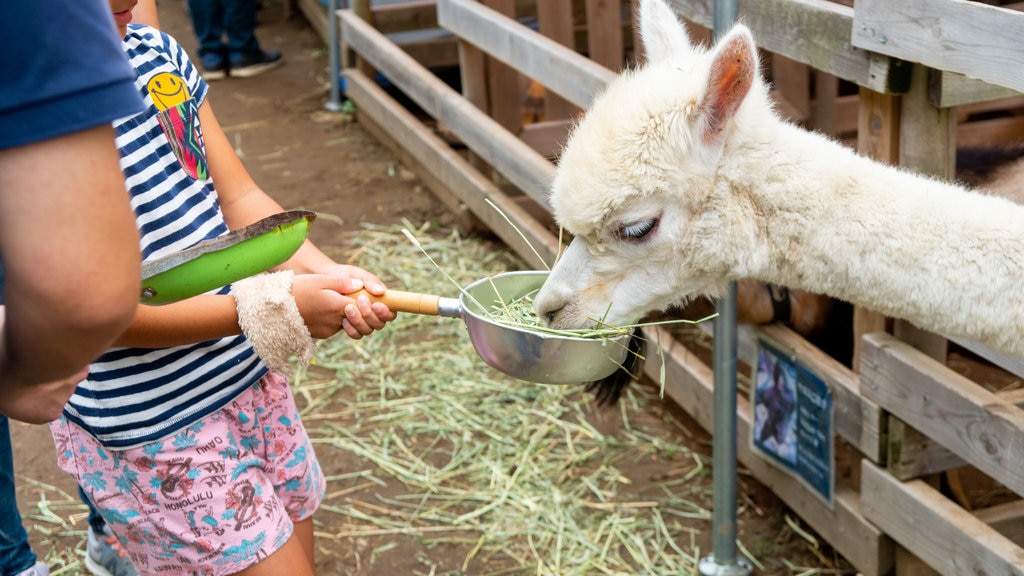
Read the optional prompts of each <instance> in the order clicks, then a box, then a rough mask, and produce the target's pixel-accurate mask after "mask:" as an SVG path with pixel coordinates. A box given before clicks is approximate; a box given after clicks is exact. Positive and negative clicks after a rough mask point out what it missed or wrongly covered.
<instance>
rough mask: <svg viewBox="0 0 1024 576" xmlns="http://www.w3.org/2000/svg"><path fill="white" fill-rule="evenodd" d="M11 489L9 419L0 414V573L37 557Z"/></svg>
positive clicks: (15, 571) (19, 569)
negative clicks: (29, 541)
mask: <svg viewBox="0 0 1024 576" xmlns="http://www.w3.org/2000/svg"><path fill="white" fill-rule="evenodd" d="M14 489H15V486H14V453H13V451H12V450H11V429H10V423H9V422H8V421H7V417H6V416H3V415H2V414H0V574H18V573H19V572H22V571H24V570H28V569H29V568H31V567H32V566H33V565H34V564H35V563H36V560H37V558H36V555H35V553H34V552H32V547H31V546H29V544H28V533H27V532H25V526H24V525H22V523H21V512H19V511H18V500H17V497H16V495H15V490H14Z"/></svg>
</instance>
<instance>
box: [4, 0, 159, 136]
mask: <svg viewBox="0 0 1024 576" xmlns="http://www.w3.org/2000/svg"><path fill="white" fill-rule="evenodd" d="M118 36H119V35H118V31H117V27H116V26H115V24H114V18H113V16H112V14H111V12H110V6H109V4H108V3H107V2H106V0H6V1H5V2H4V17H3V18H0V54H3V58H0V78H3V82H2V83H0V148H8V147H11V146H18V145H21V144H28V143H31V142H37V141H41V140H46V139H49V138H53V137H56V136H61V135H64V134H70V133H73V132H77V131H80V130H84V129H87V128H92V127H94V126H99V125H101V124H106V123H109V122H111V121H113V120H116V119H117V118H121V117H124V116H128V115H131V114H136V113H138V112H140V111H141V110H142V109H143V103H142V97H141V96H140V95H139V93H138V91H137V90H136V89H135V86H134V81H135V72H134V71H133V70H132V69H131V67H130V66H129V65H128V58H127V56H125V54H124V50H123V49H122V48H121V41H120V38H119V37H118Z"/></svg>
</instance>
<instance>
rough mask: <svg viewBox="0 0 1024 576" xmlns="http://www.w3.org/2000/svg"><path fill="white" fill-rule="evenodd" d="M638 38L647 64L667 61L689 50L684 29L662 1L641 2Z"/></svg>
mask: <svg viewBox="0 0 1024 576" xmlns="http://www.w3.org/2000/svg"><path fill="white" fill-rule="evenodd" d="M639 12H640V14H639V17H640V38H641V39H642V40H643V46H644V56H645V57H646V58H647V61H648V62H658V61H661V60H668V59H670V58H672V57H674V56H675V55H677V54H679V53H681V52H687V51H689V49H690V39H689V37H688V36H687V35H686V28H684V27H683V25H682V24H681V23H680V22H679V19H678V18H676V14H675V12H673V11H672V9H671V8H669V7H668V5H667V4H665V2H664V1H663V0H641V2H640V10H639Z"/></svg>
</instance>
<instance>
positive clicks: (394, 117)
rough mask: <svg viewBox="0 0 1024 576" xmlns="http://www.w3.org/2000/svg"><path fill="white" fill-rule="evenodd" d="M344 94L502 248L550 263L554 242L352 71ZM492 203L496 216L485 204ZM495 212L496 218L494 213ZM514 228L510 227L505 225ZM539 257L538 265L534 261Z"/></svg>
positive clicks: (426, 130)
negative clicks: (491, 233)
mask: <svg viewBox="0 0 1024 576" xmlns="http://www.w3.org/2000/svg"><path fill="white" fill-rule="evenodd" d="M345 77H346V79H347V80H348V85H349V86H350V88H349V90H348V93H349V95H350V97H351V98H352V99H353V101H354V102H355V103H356V106H357V110H359V113H360V114H365V115H367V116H369V117H370V118H372V119H373V121H374V122H375V123H376V124H378V125H380V126H381V128H383V129H384V130H385V131H387V133H388V134H390V135H391V137H392V138H394V139H395V140H396V141H398V142H401V144H402V145H403V146H404V147H405V148H406V149H407V151H408V153H409V155H410V156H411V157H412V158H414V159H415V160H416V161H417V162H418V163H419V165H420V166H422V167H423V168H425V169H427V170H429V172H430V174H431V175H432V176H433V177H434V178H435V179H436V180H437V181H438V182H439V183H441V184H443V185H444V186H446V187H447V188H449V189H450V190H451V191H452V192H453V193H454V194H456V195H457V196H458V197H459V198H461V199H462V201H463V202H465V203H466V205H467V206H468V207H469V208H470V210H472V211H473V213H474V214H476V216H477V217H478V218H480V220H481V221H482V222H483V223H484V224H486V225H487V227H488V228H490V229H491V230H492V231H494V233H495V234H497V235H498V237H500V238H501V239H502V241H503V242H505V244H507V245H508V246H509V247H510V248H512V249H513V250H515V251H516V252H517V253H518V254H519V255H520V256H522V257H523V258H524V259H526V261H527V262H529V263H530V265H531V266H534V267H538V268H540V267H542V266H543V264H544V262H553V261H554V257H555V253H556V250H557V243H558V240H557V238H555V236H554V235H553V234H552V233H551V232H550V231H548V230H547V229H546V228H544V227H543V226H541V225H540V224H539V223H537V221H536V220H534V219H533V218H532V217H531V216H530V215H529V214H528V213H527V212H526V211H525V210H523V208H522V207H520V206H519V204H518V203H516V202H515V201H514V200H512V199H510V198H509V197H508V196H507V195H505V194H504V193H503V192H501V190H499V189H498V188H497V187H496V186H495V185H494V184H493V183H491V182H490V181H489V180H488V179H487V178H484V177H483V176H481V175H480V173H479V172H477V171H476V170H475V169H474V168H473V167H472V166H470V165H469V163H468V162H467V161H466V160H465V159H463V158H462V157H461V156H459V154H458V152H456V151H455V150H452V148H451V147H450V146H448V145H447V144H446V143H445V142H444V141H442V140H441V139H440V138H438V137H437V136H435V135H434V133H433V132H432V131H431V130H430V129H428V128H427V127H426V126H424V125H423V123H422V122H420V121H419V120H418V119H417V118H416V117H414V116H413V115H412V114H410V113H409V112H408V110H406V109H405V108H403V107H402V106H400V105H399V104H398V103H397V102H395V101H394V99H392V98H391V97H390V96H389V95H388V94H387V93H386V92H384V91H383V90H381V89H380V87H379V86H377V84H376V83H375V82H373V81H372V80H370V79H369V78H367V77H366V76H365V75H363V74H362V73H361V72H359V71H358V70H351V69H350V70H347V71H346V72H345ZM487 200H490V201H491V202H492V203H494V204H495V205H496V206H497V207H498V210H495V209H494V208H492V207H491V206H490V205H489V204H488V203H487V202H486V201H487ZM499 211H500V212H499ZM502 214H504V215H505V216H507V217H508V218H509V220H511V221H513V222H515V223H516V226H515V227H514V226H512V225H511V224H510V223H509V222H508V221H506V220H505V217H504V216H502ZM534 250H536V251H537V253H538V254H540V257H541V259H543V260H544V262H541V261H539V260H538V259H537V257H536V256H535V255H534Z"/></svg>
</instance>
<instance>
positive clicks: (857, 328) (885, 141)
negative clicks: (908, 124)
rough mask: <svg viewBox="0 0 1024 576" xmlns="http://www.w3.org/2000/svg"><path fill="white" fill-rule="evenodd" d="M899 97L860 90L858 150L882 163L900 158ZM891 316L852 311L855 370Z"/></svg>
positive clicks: (862, 309)
mask: <svg viewBox="0 0 1024 576" xmlns="http://www.w3.org/2000/svg"><path fill="white" fill-rule="evenodd" d="M899 103H900V97H899V96H893V95H891V94H882V93H879V92H875V91H874V90H869V89H868V88H861V89H860V101H859V107H858V113H857V150H858V151H859V152H860V153H861V154H863V155H865V156H867V157H869V158H873V159H875V160H878V161H879V162H885V163H887V164H895V163H896V161H897V160H898V158H899V142H900V131H899V126H900V106H899ZM887 325H888V319H887V318H886V317H885V316H884V315H882V314H879V313H878V312H874V311H872V310H868V309H866V308H864V307H862V306H857V307H855V308H854V311H853V369H854V370H855V371H859V370H860V353H861V337H862V336H864V335H865V334H870V333H872V332H885V331H886V330H887Z"/></svg>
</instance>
